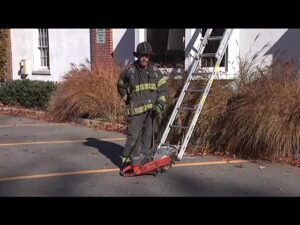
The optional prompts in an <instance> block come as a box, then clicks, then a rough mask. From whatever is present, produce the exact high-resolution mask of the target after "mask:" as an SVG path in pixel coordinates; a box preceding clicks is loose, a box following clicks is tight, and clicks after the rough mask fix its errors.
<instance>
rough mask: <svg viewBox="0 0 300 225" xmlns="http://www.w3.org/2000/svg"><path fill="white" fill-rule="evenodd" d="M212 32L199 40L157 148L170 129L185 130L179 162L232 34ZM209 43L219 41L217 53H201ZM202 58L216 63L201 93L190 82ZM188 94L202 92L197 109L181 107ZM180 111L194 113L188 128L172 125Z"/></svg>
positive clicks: (209, 31) (208, 31) (226, 30)
mask: <svg viewBox="0 0 300 225" xmlns="http://www.w3.org/2000/svg"><path fill="white" fill-rule="evenodd" d="M212 31H213V29H207V30H206V33H205V35H204V36H203V38H202V39H201V42H200V44H199V46H198V48H197V49H196V55H195V56H194V60H193V62H192V65H191V67H190V68H191V69H190V70H189V74H188V77H187V79H186V81H185V84H184V86H183V89H182V91H181V94H180V96H179V98H178V100H177V103H176V105H175V108H174V110H173V112H172V115H171V117H170V119H169V122H168V124H167V126H166V128H165V131H164V133H163V135H162V138H161V141H160V143H159V147H160V146H162V145H165V144H166V143H165V142H166V140H167V137H168V135H169V133H170V129H171V128H180V129H185V130H187V132H186V133H185V136H184V141H183V143H182V144H181V146H180V147H179V149H178V150H179V152H178V154H177V159H178V160H181V159H182V157H183V155H184V152H185V150H186V148H187V145H188V143H189V140H190V138H191V135H192V133H193V130H194V128H195V125H196V122H197V120H198V117H199V115H200V113H201V111H202V108H203V105H204V103H205V100H206V97H207V95H208V93H209V91H210V88H211V86H212V83H213V81H214V78H215V76H216V74H217V73H218V72H219V70H220V69H219V66H220V63H221V61H222V58H223V56H224V53H225V51H226V48H227V45H228V42H229V39H230V36H231V34H232V31H233V29H225V31H224V33H223V35H222V36H212V35H211V34H212ZM209 41H220V45H219V47H218V49H217V51H216V52H215V53H203V52H204V50H205V48H206V47H207V44H208V42H209ZM203 58H215V59H216V63H215V65H214V67H213V70H212V72H211V73H210V75H209V77H208V79H207V84H206V87H205V89H204V91H203V89H201V90H199V89H191V88H189V87H190V83H191V81H192V80H195V74H196V73H195V71H196V70H197V68H198V67H199V64H200V62H201V59H203ZM188 92H190V93H191V92H203V94H202V96H201V98H200V99H199V103H197V107H195V108H189V107H181V105H182V102H183V100H184V97H185V96H186V93H188ZM182 110H190V111H194V115H193V118H192V120H191V123H190V124H189V125H188V126H181V125H174V124H173V123H174V120H175V119H176V116H177V115H178V112H179V111H182Z"/></svg>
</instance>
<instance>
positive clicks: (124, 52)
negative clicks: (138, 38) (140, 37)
mask: <svg viewBox="0 0 300 225" xmlns="http://www.w3.org/2000/svg"><path fill="white" fill-rule="evenodd" d="M135 30H136V29H113V52H114V60H115V62H116V63H118V64H120V65H128V64H130V63H131V62H133V61H134V59H135V58H134V56H133V54H132V53H133V51H134V50H135V47H136V46H135Z"/></svg>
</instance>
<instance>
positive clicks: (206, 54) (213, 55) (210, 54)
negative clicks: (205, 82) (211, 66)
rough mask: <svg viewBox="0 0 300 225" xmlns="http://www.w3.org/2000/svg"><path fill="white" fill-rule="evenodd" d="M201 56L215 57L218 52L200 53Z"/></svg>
mask: <svg viewBox="0 0 300 225" xmlns="http://www.w3.org/2000/svg"><path fill="white" fill-rule="evenodd" d="M199 57H202V58H214V57H216V53H203V54H200V55H199Z"/></svg>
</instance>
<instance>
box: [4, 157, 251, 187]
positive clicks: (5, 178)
mask: <svg viewBox="0 0 300 225" xmlns="http://www.w3.org/2000/svg"><path fill="white" fill-rule="evenodd" d="M246 162H248V161H246V160H233V161H210V162H195V163H180V164H176V165H175V166H174V167H190V166H207V165H219V164H233V163H246ZM110 172H119V169H118V168H110V169H99V170H83V171H73V172H61V173H46V174H37V175H27V176H16V177H0V182H1V181H14V180H29V179H39V178H48V177H60V176H71V175H83V174H97V173H110Z"/></svg>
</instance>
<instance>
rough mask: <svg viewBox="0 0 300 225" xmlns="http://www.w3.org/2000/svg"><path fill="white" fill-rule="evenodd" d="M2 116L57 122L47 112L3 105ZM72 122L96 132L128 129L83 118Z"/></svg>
mask: <svg viewBox="0 0 300 225" xmlns="http://www.w3.org/2000/svg"><path fill="white" fill-rule="evenodd" d="M0 115H8V116H18V117H26V118H30V119H36V120H45V121H48V122H53V121H55V120H54V119H53V118H52V117H51V116H50V115H49V113H48V112H45V111H37V110H32V109H24V108H17V107H7V106H3V105H0ZM70 122H71V123H75V124H79V125H83V126H86V127H90V128H94V129H96V130H104V131H111V132H119V133H124V134H125V133H126V127H127V126H126V125H123V124H116V123H109V122H100V121H97V120H91V119H82V118H73V119H72V120H71V121H70Z"/></svg>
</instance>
